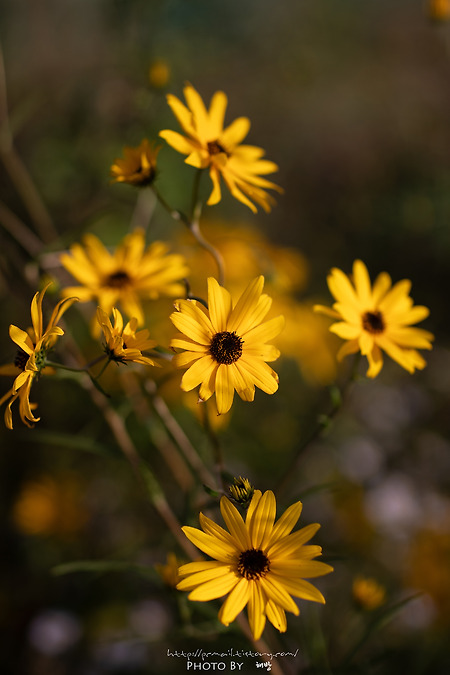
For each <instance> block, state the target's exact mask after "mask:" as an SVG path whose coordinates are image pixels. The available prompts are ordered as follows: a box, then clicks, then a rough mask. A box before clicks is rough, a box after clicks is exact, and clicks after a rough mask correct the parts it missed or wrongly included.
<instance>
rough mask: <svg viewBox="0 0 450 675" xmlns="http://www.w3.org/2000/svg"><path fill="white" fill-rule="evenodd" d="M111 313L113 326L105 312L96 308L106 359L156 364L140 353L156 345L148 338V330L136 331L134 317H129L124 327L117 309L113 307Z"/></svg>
mask: <svg viewBox="0 0 450 675" xmlns="http://www.w3.org/2000/svg"><path fill="white" fill-rule="evenodd" d="M112 313H113V317H114V326H113V325H112V324H111V321H110V320H109V317H108V315H107V314H106V312H104V311H103V309H102V308H101V307H98V309H97V321H98V323H99V324H100V327H101V329H102V331H103V335H104V337H105V341H106V342H105V352H106V354H107V356H108V359H109V360H110V361H117V362H118V363H125V362H126V361H133V362H134V363H143V364H144V365H146V366H156V365H157V364H156V363H155V362H154V361H153V360H152V359H150V358H149V357H148V356H143V355H142V352H143V351H144V350H145V349H152V348H153V347H155V346H156V342H155V341H154V340H149V339H148V334H149V333H148V330H147V329H144V330H140V331H138V332H137V333H136V328H137V319H135V318H133V319H130V321H129V322H128V323H127V325H126V326H125V328H124V326H123V318H122V315H121V313H120V312H119V310H118V309H116V308H115V307H113V310H112Z"/></svg>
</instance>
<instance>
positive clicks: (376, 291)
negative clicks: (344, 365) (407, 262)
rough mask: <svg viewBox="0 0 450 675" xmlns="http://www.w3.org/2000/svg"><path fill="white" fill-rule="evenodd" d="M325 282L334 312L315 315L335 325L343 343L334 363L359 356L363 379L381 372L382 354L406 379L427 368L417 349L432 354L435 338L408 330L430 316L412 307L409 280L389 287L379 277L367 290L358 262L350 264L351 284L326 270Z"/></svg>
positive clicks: (334, 330)
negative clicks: (364, 371) (363, 358)
mask: <svg viewBox="0 0 450 675" xmlns="http://www.w3.org/2000/svg"><path fill="white" fill-rule="evenodd" d="M327 281H328V287H329V289H330V292H331V294H332V295H333V296H334V297H335V299H336V300H337V302H335V304H334V305H333V309H330V308H328V307H323V306H322V305H316V306H315V307H314V309H315V310H316V311H318V312H322V313H323V314H327V315H328V316H331V317H333V318H335V319H339V321H338V323H333V324H332V325H331V326H330V331H331V332H332V333H336V335H338V336H339V337H341V338H343V339H344V340H347V342H346V343H345V344H344V345H343V346H342V347H341V349H340V351H339V352H338V359H339V360H340V359H342V358H343V357H344V356H346V355H347V354H354V353H356V352H358V351H360V352H361V354H363V355H364V356H367V359H368V361H369V369H368V371H367V376H368V377H376V376H377V375H378V373H379V372H380V370H381V368H382V366H383V356H382V353H381V350H384V351H385V352H386V354H388V356H390V357H391V359H393V360H394V361H397V363H398V364H400V365H401V366H402V367H403V368H405V370H407V371H408V372H410V373H413V372H414V370H415V369H416V368H417V369H418V370H422V369H423V368H425V366H426V362H425V360H424V359H423V358H422V356H421V355H420V354H419V352H418V351H417V349H431V340H433V339H434V336H433V334H432V333H429V332H428V331H425V330H422V329H421V328H413V327H411V324H413V323H416V322H417V321H422V320H423V319H425V318H426V317H427V316H428V314H429V310H428V309H427V307H423V306H419V305H418V306H416V307H413V300H412V299H411V298H410V297H409V291H410V289H411V282H410V281H409V280H408V279H403V281H399V282H398V283H396V284H395V285H394V286H392V281H391V277H390V276H389V274H387V273H386V272H382V273H381V274H380V275H379V276H378V277H377V279H376V280H375V283H374V284H373V287H372V286H371V283H370V278H369V273H368V271H367V267H366V266H365V265H364V263H363V262H361V260H355V262H354V263H353V284H352V282H351V281H350V279H349V278H348V277H347V275H345V274H344V272H342V271H341V270H339V269H337V268H333V269H332V270H331V274H330V275H329V276H328V279H327Z"/></svg>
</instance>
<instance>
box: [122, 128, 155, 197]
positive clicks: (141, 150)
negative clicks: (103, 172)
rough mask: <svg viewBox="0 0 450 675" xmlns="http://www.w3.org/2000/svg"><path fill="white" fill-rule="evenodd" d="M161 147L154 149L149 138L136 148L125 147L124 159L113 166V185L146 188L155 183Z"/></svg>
mask: <svg viewBox="0 0 450 675" xmlns="http://www.w3.org/2000/svg"><path fill="white" fill-rule="evenodd" d="M160 149H161V146H158V147H154V144H152V143H150V142H149V141H148V139H147V138H144V140H143V141H141V143H140V145H138V146H137V147H136V148H131V147H128V146H127V147H125V148H124V149H123V155H124V156H123V158H118V159H116V160H115V161H114V164H113V165H112V166H111V176H112V182H113V183H130V185H136V186H138V187H145V186H146V185H150V184H151V183H153V180H154V179H155V176H156V158H157V156H158V152H159V151H160Z"/></svg>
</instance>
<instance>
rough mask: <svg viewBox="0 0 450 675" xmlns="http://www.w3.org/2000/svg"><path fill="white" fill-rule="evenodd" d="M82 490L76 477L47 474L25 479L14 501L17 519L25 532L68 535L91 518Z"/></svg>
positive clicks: (16, 521)
mask: <svg viewBox="0 0 450 675" xmlns="http://www.w3.org/2000/svg"><path fill="white" fill-rule="evenodd" d="M81 496H82V492H81V489H80V486H79V484H78V482H76V481H75V480H74V479H73V478H72V477H67V476H64V477H58V480H55V479H54V478H52V477H51V476H43V477H42V478H39V479H38V480H33V481H30V482H28V483H25V485H24V486H23V488H22V490H21V492H20V494H19V497H18V499H17V501H16V503H15V504H14V508H13V519H14V522H15V524H16V526H17V527H18V528H19V529H20V530H21V531H22V532H24V533H25V534H32V535H52V534H56V535H68V534H73V533H74V532H77V531H78V530H80V529H81V527H82V526H83V525H84V523H85V522H86V520H87V513H86V511H85V509H84V507H83V504H82V498H81Z"/></svg>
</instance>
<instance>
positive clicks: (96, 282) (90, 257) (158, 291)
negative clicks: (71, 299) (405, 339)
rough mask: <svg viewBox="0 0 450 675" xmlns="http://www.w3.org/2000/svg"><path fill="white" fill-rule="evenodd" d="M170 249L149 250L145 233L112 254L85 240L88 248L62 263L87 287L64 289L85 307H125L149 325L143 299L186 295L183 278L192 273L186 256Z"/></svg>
mask: <svg viewBox="0 0 450 675" xmlns="http://www.w3.org/2000/svg"><path fill="white" fill-rule="evenodd" d="M167 251H168V249H167V246H166V244H164V243H162V242H159V241H156V242H154V243H153V244H151V245H150V246H148V247H147V249H145V236H144V232H143V230H140V229H138V230H135V231H134V232H132V233H131V234H128V235H127V236H126V237H125V238H124V239H123V241H122V243H121V244H120V245H119V246H118V247H117V248H116V250H115V251H114V253H112V254H111V253H109V251H108V250H107V249H106V248H105V246H104V245H103V244H102V242H101V241H100V240H99V239H98V238H97V237H96V236H94V235H93V234H87V235H86V236H85V237H84V247H83V246H80V244H73V245H72V246H71V247H70V255H69V254H67V253H64V254H63V255H62V256H61V263H62V264H63V265H64V267H65V268H66V269H67V270H68V271H69V272H70V273H71V274H72V276H74V277H75V279H77V280H78V281H79V282H80V283H81V284H82V285H81V286H70V287H68V288H65V289H64V290H63V294H64V295H65V296H68V295H77V296H78V297H79V299H80V301H81V302H88V301H89V300H96V301H97V303H98V304H99V305H100V306H101V307H102V309H103V310H104V311H105V312H106V314H108V315H109V314H111V311H112V308H113V307H114V306H116V305H117V303H120V304H121V307H122V309H123V311H124V312H125V313H126V314H127V315H128V316H129V317H136V319H137V322H138V325H142V324H143V323H144V314H143V310H142V305H141V300H142V299H150V300H155V299H157V298H158V297H159V296H160V295H166V296H170V297H174V296H177V295H180V294H182V293H183V291H184V285H183V284H182V283H181V281H180V280H181V279H183V277H185V276H186V275H187V274H188V272H189V270H188V267H187V266H186V263H185V260H184V258H183V256H181V255H177V254H170V255H168V253H167Z"/></svg>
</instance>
